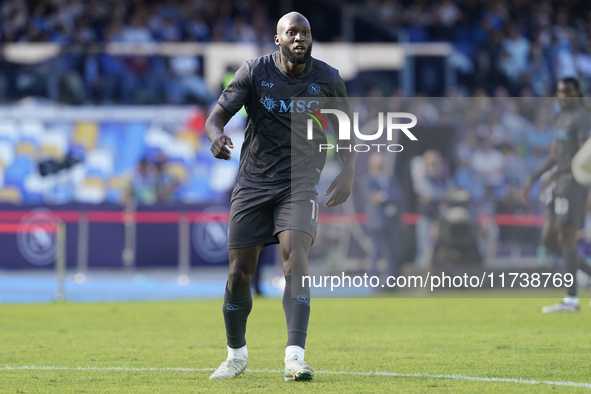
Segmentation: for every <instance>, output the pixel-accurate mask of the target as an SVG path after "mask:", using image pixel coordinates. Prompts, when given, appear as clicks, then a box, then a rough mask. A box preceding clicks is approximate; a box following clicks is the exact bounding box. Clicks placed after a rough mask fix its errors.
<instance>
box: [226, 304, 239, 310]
mask: <svg viewBox="0 0 591 394" xmlns="http://www.w3.org/2000/svg"><path fill="white" fill-rule="evenodd" d="M226 309H227V310H229V311H237V310H238V309H240V307H239V306H238V305H236V304H230V303H229V302H228V303H227V304H226Z"/></svg>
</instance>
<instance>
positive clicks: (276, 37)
mask: <svg viewBox="0 0 591 394" xmlns="http://www.w3.org/2000/svg"><path fill="white" fill-rule="evenodd" d="M273 39H274V40H275V45H277V46H279V36H278V35H275V37H274V38H273Z"/></svg>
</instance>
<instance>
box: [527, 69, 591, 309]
mask: <svg viewBox="0 0 591 394" xmlns="http://www.w3.org/2000/svg"><path fill="white" fill-rule="evenodd" d="M556 97H558V102H559V104H560V112H559V113H558V115H557V116H556V117H555V118H554V121H553V123H554V124H553V127H554V141H553V142H552V146H551V148H550V154H549V156H548V157H547V159H546V161H545V162H544V164H543V165H542V167H541V168H539V169H538V170H537V171H535V172H534V174H533V175H532V177H531V179H530V180H529V181H528V182H527V183H526V184H525V186H524V187H523V189H522V191H521V198H522V200H523V202H524V203H526V204H527V203H528V195H529V191H530V188H531V186H532V184H533V183H534V182H535V181H536V180H538V179H539V178H540V177H541V176H542V174H544V173H545V172H546V171H548V170H550V169H551V168H552V167H554V166H556V170H555V171H554V172H552V173H551V175H549V176H547V178H546V179H545V180H544V181H543V184H542V190H544V189H546V188H547V187H548V186H549V185H551V184H552V183H553V182H554V183H555V186H554V189H553V191H552V200H551V201H550V203H549V204H547V206H546V213H545V220H544V226H543V228H542V242H543V244H544V245H545V246H546V248H548V250H549V251H550V252H552V253H554V254H557V255H560V256H562V258H563V259H564V267H565V272H566V273H570V274H572V276H573V285H572V286H570V287H569V288H568V291H567V295H566V297H564V299H563V300H562V302H560V303H558V304H555V305H550V306H546V307H544V308H542V312H543V313H554V312H577V311H578V310H579V298H578V297H577V284H576V274H577V269H579V268H580V269H581V270H583V271H584V272H586V273H587V274H591V267H589V266H588V265H587V264H586V263H585V262H584V260H583V259H582V258H581V257H579V255H578V252H577V246H576V233H577V230H578V228H579V225H580V224H581V221H582V219H583V217H584V216H585V215H584V213H585V200H586V198H587V188H586V187H584V186H582V185H580V184H579V183H578V182H577V181H576V180H575V179H574V177H573V174H572V171H571V162H572V159H573V157H574V156H575V154H576V153H577V151H578V150H579V148H580V147H581V146H582V145H583V143H584V142H585V141H586V140H587V138H588V136H589V129H590V128H591V122H590V120H589V114H588V112H587V110H586V109H585V107H584V106H583V102H582V100H581V99H580V98H581V97H582V94H581V90H580V88H579V82H578V81H577V80H576V79H575V78H564V79H562V80H560V81H559V82H558V86H557V91H556Z"/></svg>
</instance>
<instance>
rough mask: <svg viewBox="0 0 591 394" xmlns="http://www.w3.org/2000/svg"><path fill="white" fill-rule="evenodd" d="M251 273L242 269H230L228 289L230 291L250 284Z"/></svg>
mask: <svg viewBox="0 0 591 394" xmlns="http://www.w3.org/2000/svg"><path fill="white" fill-rule="evenodd" d="M251 279H252V274H249V273H246V272H244V271H243V270H232V271H230V273H229V274H228V289H229V290H230V292H235V291H233V290H241V289H244V288H247V287H248V286H250V281H251Z"/></svg>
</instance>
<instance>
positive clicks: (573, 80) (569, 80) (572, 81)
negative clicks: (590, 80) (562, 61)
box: [558, 77, 583, 96]
mask: <svg viewBox="0 0 591 394" xmlns="http://www.w3.org/2000/svg"><path fill="white" fill-rule="evenodd" d="M558 82H562V83H564V84H567V83H569V84H571V85H573V86H574V87H575V89H577V90H578V92H579V94H580V95H581V96H582V95H583V94H582V92H581V84H580V83H579V80H578V79H577V78H575V77H566V78H562V79H561V80H560V81H558Z"/></svg>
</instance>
